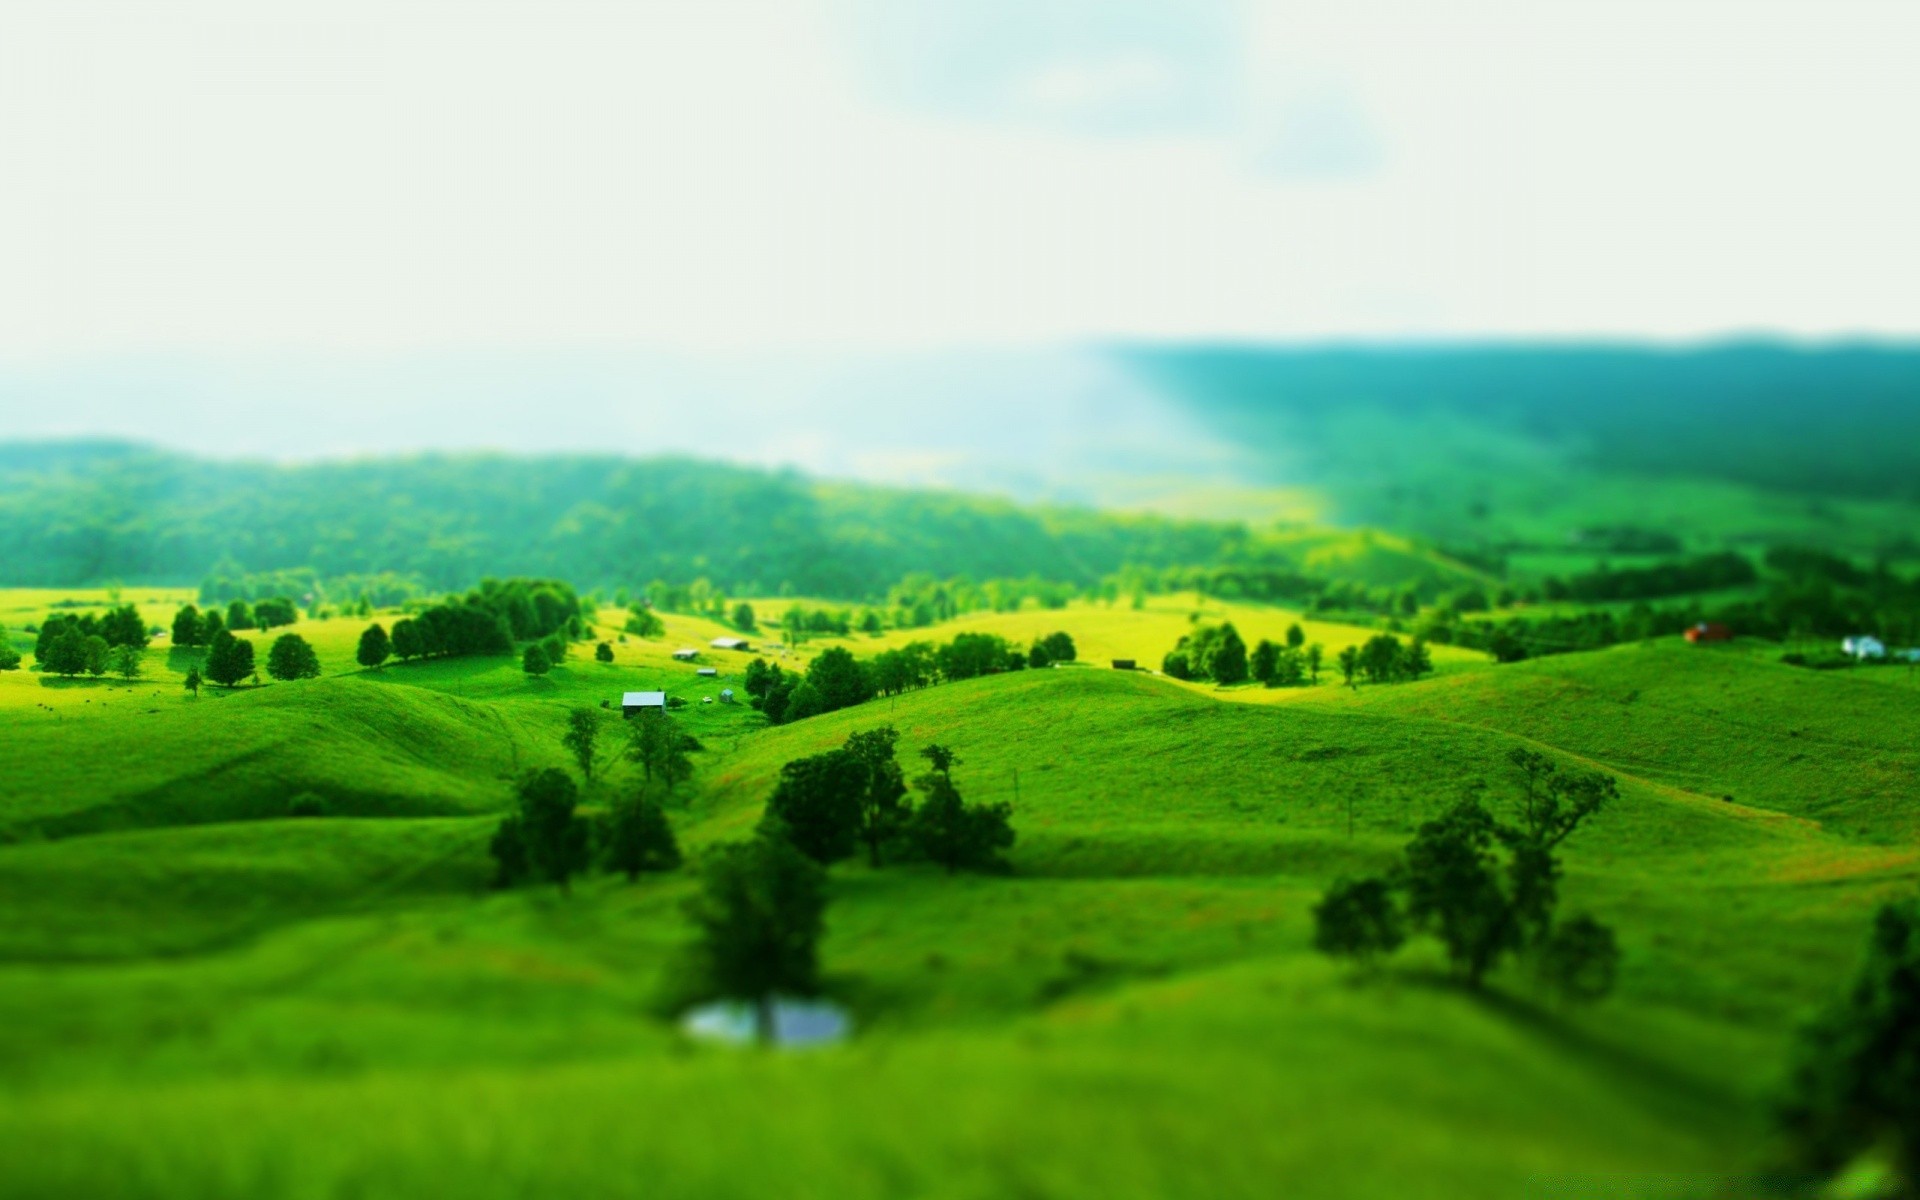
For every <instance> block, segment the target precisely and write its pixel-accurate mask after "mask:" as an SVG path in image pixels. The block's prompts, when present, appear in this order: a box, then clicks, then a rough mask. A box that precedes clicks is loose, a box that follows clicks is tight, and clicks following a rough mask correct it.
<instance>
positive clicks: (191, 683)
mask: <svg viewBox="0 0 1920 1200" xmlns="http://www.w3.org/2000/svg"><path fill="white" fill-rule="evenodd" d="M180 686H181V687H183V688H185V689H187V691H189V692H191V693H193V698H194V699H196V700H198V699H199V698H200V668H199V667H197V666H193V667H188V668H187V677H186V678H185V679H183V680H181V682H180Z"/></svg>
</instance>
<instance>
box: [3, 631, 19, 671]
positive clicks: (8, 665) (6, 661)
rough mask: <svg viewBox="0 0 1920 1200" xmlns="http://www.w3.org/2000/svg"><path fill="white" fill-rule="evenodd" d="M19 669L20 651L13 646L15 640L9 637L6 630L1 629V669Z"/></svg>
mask: <svg viewBox="0 0 1920 1200" xmlns="http://www.w3.org/2000/svg"><path fill="white" fill-rule="evenodd" d="M19 669H20V652H19V651H18V650H15V649H14V648H13V642H12V641H11V640H9V639H8V637H7V635H6V632H5V631H4V630H0V671H17V670H19Z"/></svg>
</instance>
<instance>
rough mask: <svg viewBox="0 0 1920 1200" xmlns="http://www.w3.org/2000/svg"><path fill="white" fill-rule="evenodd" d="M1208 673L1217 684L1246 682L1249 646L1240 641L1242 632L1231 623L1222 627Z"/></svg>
mask: <svg viewBox="0 0 1920 1200" xmlns="http://www.w3.org/2000/svg"><path fill="white" fill-rule="evenodd" d="M1207 673H1208V674H1209V675H1211V676H1213V678H1214V682H1216V683H1245V682H1246V679H1247V644H1246V643H1245V642H1243V641H1241V640H1240V631H1239V630H1237V629H1235V628H1234V627H1233V625H1232V623H1231V622H1228V623H1226V624H1223V625H1221V626H1220V637H1219V640H1218V641H1217V642H1215V643H1214V646H1213V654H1212V656H1211V657H1210V658H1209V659H1208V660H1207Z"/></svg>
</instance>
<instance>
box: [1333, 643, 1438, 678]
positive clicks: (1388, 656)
mask: <svg viewBox="0 0 1920 1200" xmlns="http://www.w3.org/2000/svg"><path fill="white" fill-rule="evenodd" d="M1335 661H1337V662H1338V663H1339V664H1340V678H1341V680H1342V681H1343V682H1344V683H1345V684H1346V685H1347V686H1348V687H1352V686H1354V681H1355V680H1356V679H1365V680H1366V681H1367V682H1368V683H1405V682H1411V681H1413V680H1417V679H1419V678H1420V677H1421V676H1422V675H1429V674H1432V673H1433V655H1432V654H1431V653H1429V652H1428V650H1427V644H1426V642H1425V641H1423V640H1421V639H1420V638H1414V639H1413V641H1412V642H1410V643H1408V644H1406V645H1402V644H1401V642H1400V639H1399V638H1397V637H1395V636H1393V635H1392V634H1390V633H1376V634H1374V635H1373V636H1372V637H1370V638H1368V639H1367V640H1366V641H1365V642H1364V643H1362V644H1361V645H1358V646H1348V647H1346V648H1345V649H1343V650H1341V651H1340V655H1339V658H1338V659H1336V660H1335Z"/></svg>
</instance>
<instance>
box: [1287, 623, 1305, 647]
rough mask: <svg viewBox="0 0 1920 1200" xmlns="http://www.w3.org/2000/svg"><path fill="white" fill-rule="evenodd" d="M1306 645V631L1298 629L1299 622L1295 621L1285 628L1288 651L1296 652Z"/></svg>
mask: <svg viewBox="0 0 1920 1200" xmlns="http://www.w3.org/2000/svg"><path fill="white" fill-rule="evenodd" d="M1306 644H1307V631H1306V630H1304V629H1302V628H1300V622H1298V621H1295V622H1294V623H1293V624H1291V625H1289V626H1287V648H1288V649H1289V650H1298V649H1299V648H1300V647H1302V646H1304V645H1306Z"/></svg>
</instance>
